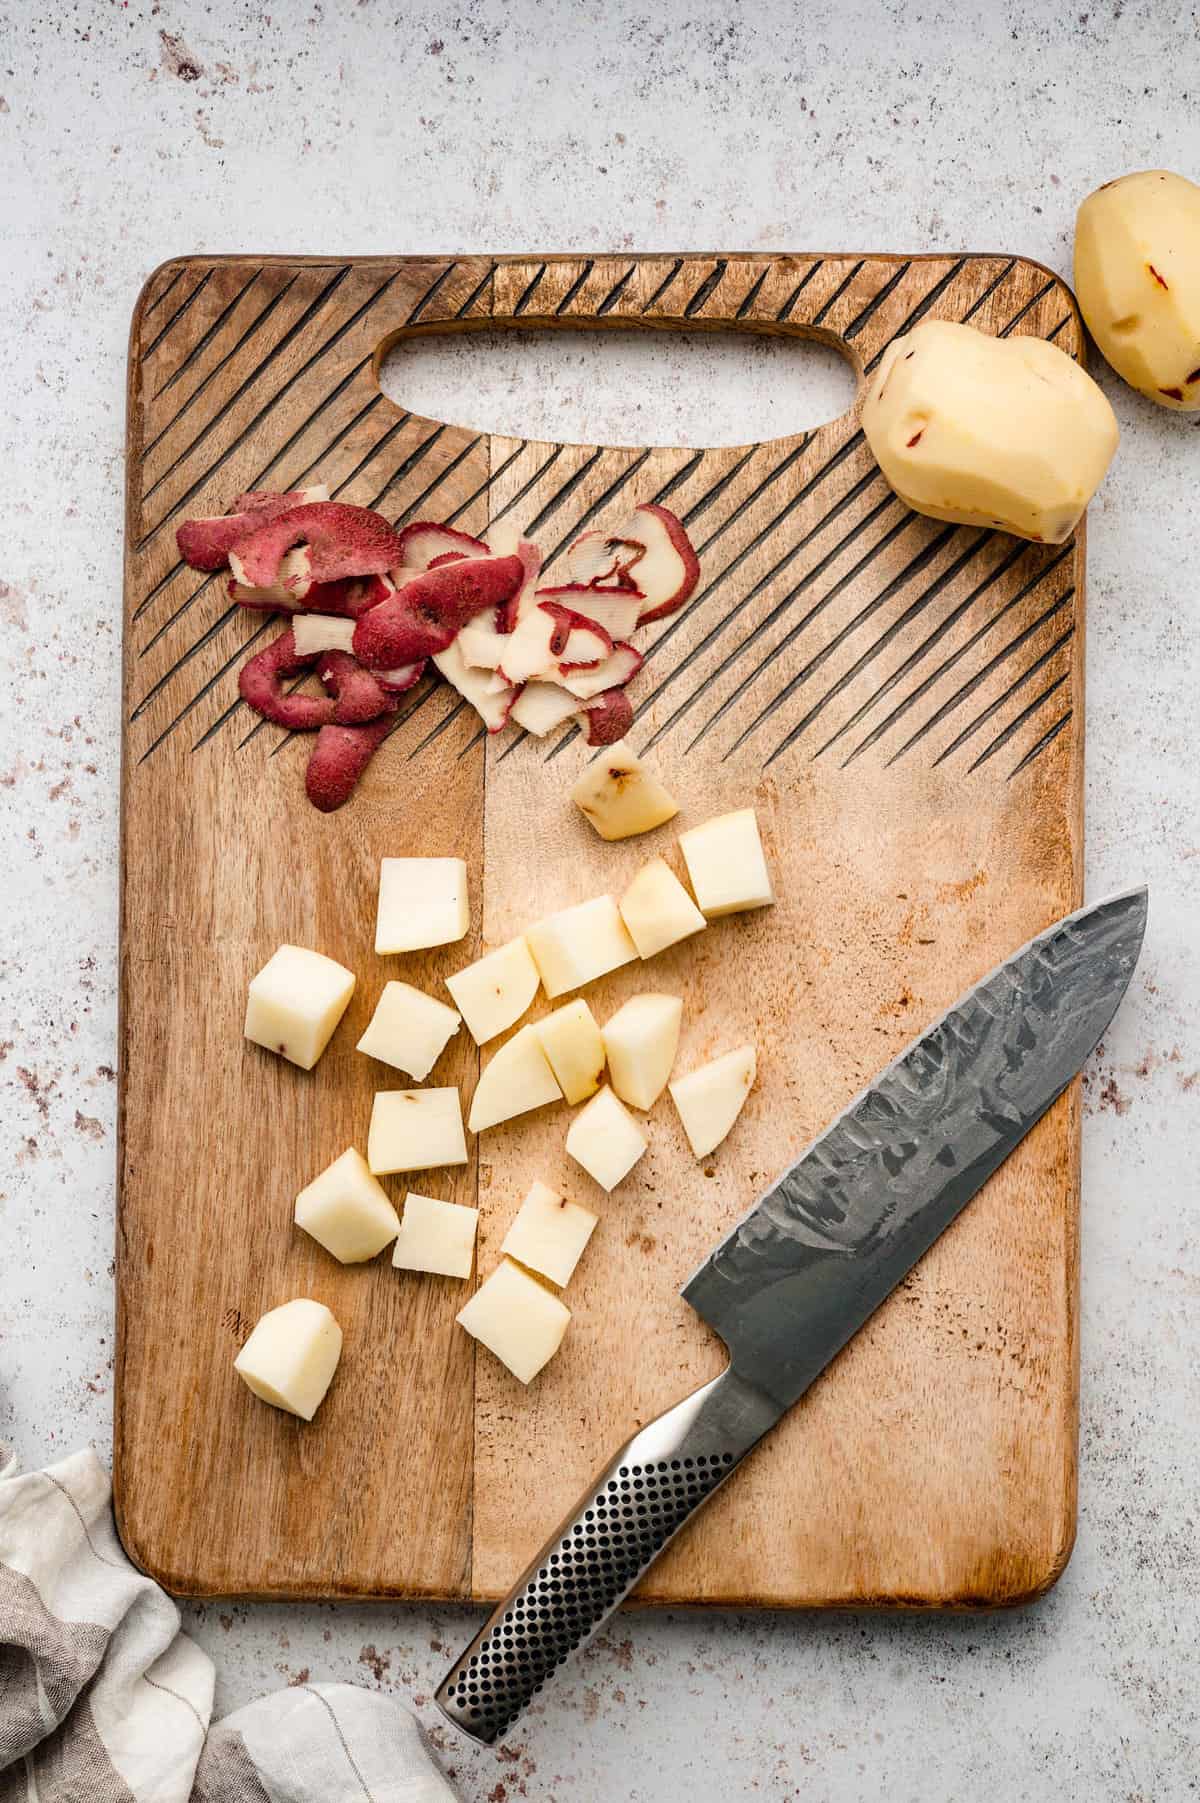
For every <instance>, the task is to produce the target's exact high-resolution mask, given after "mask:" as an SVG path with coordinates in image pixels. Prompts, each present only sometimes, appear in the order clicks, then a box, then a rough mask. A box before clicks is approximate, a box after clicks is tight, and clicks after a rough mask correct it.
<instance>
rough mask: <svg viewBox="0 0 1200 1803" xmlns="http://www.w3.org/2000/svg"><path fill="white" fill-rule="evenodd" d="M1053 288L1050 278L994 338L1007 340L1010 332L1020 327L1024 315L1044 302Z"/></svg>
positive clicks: (1052, 281) (1052, 279) (1052, 280)
mask: <svg viewBox="0 0 1200 1803" xmlns="http://www.w3.org/2000/svg"><path fill="white" fill-rule="evenodd" d="M1053 287H1054V278H1053V276H1052V277H1051V278H1050V280H1049V281H1048V282H1047V283H1046V285H1045V287H1044V288H1039V289H1038V291H1037V293H1036V294H1034V295H1031V296H1030V298H1029V299H1028V300H1027V301H1026V302H1025V305H1024V306H1023V307H1022V308H1021V311H1020V312H1019V313H1017V314H1014V316H1013V318H1012V319H1010V320H1009V322H1008V324H1007V325H1006V326H1001V328H1000V330H999V332H998V333H997V334H996V336H997V337H998V338H1007V337H1008V336H1009V334H1010V333H1011V332H1015V331H1016V329H1017V327H1018V326H1019V325H1020V323H1021V321H1022V320H1023V319H1024V317H1025V315H1026V314H1027V313H1032V312H1033V309H1034V308H1035V307H1036V306H1037V304H1038V302H1039V301H1042V300H1045V298H1046V296H1047V295H1048V294H1049V292H1050V290H1051V288H1053Z"/></svg>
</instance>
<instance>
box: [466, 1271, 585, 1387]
mask: <svg viewBox="0 0 1200 1803" xmlns="http://www.w3.org/2000/svg"><path fill="white" fill-rule="evenodd" d="M570 1319H571V1311H570V1309H569V1308H567V1307H566V1306H565V1304H564V1303H562V1302H560V1301H559V1299H558V1297H557V1296H553V1295H551V1293H550V1291H549V1290H548V1289H547V1288H546V1286H545V1284H542V1283H539V1282H538V1280H537V1278H536V1277H531V1276H530V1275H529V1273H528V1271H523V1270H522V1269H521V1267H520V1265H515V1264H514V1263H513V1261H512V1260H511V1259H510V1258H506V1259H504V1260H503V1261H502V1263H500V1264H499V1265H497V1267H496V1269H495V1270H494V1271H493V1272H492V1274H491V1276H490V1277H489V1278H487V1279H486V1280H485V1281H484V1282H483V1283H481V1284H480V1286H479V1288H478V1289H477V1290H476V1292H475V1294H474V1295H473V1296H472V1298H471V1300H470V1301H469V1302H468V1303H467V1305H466V1307H465V1308H463V1309H461V1310H460V1311H459V1314H458V1323H459V1326H460V1327H465V1328H466V1330H467V1332H468V1333H469V1334H471V1335H473V1337H474V1338H475V1339H477V1340H478V1341H479V1342H480V1344H481V1345H483V1346H486V1347H487V1349H488V1351H489V1352H494V1353H495V1355H496V1357H497V1358H498V1359H499V1360H500V1362H501V1364H504V1365H507V1366H508V1368H509V1370H510V1371H511V1372H512V1374H513V1376H514V1377H516V1378H519V1379H520V1381H521V1383H523V1384H527V1383H530V1382H532V1380H533V1379H534V1378H535V1377H536V1376H537V1374H538V1372H539V1371H540V1370H541V1369H542V1367H543V1365H546V1364H548V1363H549V1362H550V1360H551V1359H552V1358H553V1357H554V1354H555V1353H556V1352H557V1351H558V1349H559V1347H560V1346H561V1345H562V1337H563V1335H564V1334H565V1333H566V1331H567V1323H568V1322H569V1321H570Z"/></svg>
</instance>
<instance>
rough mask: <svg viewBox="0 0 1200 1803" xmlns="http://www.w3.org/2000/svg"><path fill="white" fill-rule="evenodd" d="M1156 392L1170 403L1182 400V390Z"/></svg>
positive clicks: (1166, 389)
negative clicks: (1163, 395) (1164, 396)
mask: <svg viewBox="0 0 1200 1803" xmlns="http://www.w3.org/2000/svg"><path fill="white" fill-rule="evenodd" d="M1158 392H1159V394H1165V395H1166V397H1167V399H1168V400H1171V401H1181V400H1182V399H1183V389H1182V388H1160V389H1159V391H1158Z"/></svg>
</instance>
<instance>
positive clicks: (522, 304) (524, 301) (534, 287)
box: [513, 263, 546, 319]
mask: <svg viewBox="0 0 1200 1803" xmlns="http://www.w3.org/2000/svg"><path fill="white" fill-rule="evenodd" d="M545 273H546V265H545V264H544V263H539V265H538V267H537V268H536V269H535V270H534V272H533V275H532V277H531V278H530V280H529V281H528V282H527V283H526V284H525V286H524V288H523V289H522V290H521V293H520V296H519V297H518V300H517V304H516V306H515V307H514V308H513V318H514V319H517V318H519V317H520V315H521V314H522V313H524V311H525V309H526V307H527V306H528V305H529V303H530V301H531V300H532V299H533V297H534V295H535V294H536V293H537V291H538V285H539V283H540V282H541V279H542V277H543V276H544V275H545Z"/></svg>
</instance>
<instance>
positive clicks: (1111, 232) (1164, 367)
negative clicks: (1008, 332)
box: [1075, 169, 1200, 413]
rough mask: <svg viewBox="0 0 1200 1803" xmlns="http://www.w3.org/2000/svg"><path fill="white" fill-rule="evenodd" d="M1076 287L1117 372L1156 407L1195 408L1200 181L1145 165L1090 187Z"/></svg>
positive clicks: (1199, 354)
mask: <svg viewBox="0 0 1200 1803" xmlns="http://www.w3.org/2000/svg"><path fill="white" fill-rule="evenodd" d="M1075 292H1076V295H1077V296H1078V299H1079V307H1080V311H1081V312H1082V314H1083V317H1084V318H1085V319H1086V320H1087V323H1088V330H1089V331H1090V332H1091V334H1092V337H1093V338H1094V339H1095V340H1096V343H1097V344H1098V345H1099V346H1100V349H1101V351H1102V352H1103V354H1104V356H1105V357H1106V358H1107V359H1108V361H1109V362H1110V363H1111V364H1112V366H1113V368H1114V369H1115V370H1116V372H1117V374H1118V375H1119V376H1124V378H1125V380H1126V381H1127V382H1129V383H1130V384H1131V385H1132V386H1133V387H1134V388H1137V389H1140V391H1141V392H1142V394H1146V395H1149V397H1150V399H1151V400H1152V401H1157V402H1158V404H1159V406H1160V407H1175V408H1177V409H1178V410H1180V411H1182V412H1184V413H1194V412H1196V411H1197V409H1200V187H1197V186H1196V184H1195V182H1190V181H1188V180H1187V178H1186V177H1185V176H1182V175H1172V174H1171V173H1170V171H1169V170H1167V169H1143V170H1141V171H1140V172H1139V173H1138V174H1137V175H1123V176H1122V177H1121V178H1120V180H1119V181H1115V182H1105V184H1104V186H1103V187H1102V188H1097V189H1096V192H1095V193H1094V194H1089V195H1088V197H1087V199H1086V200H1085V201H1084V203H1083V205H1082V206H1081V207H1080V209H1079V217H1078V219H1077V220H1076V222H1075Z"/></svg>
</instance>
